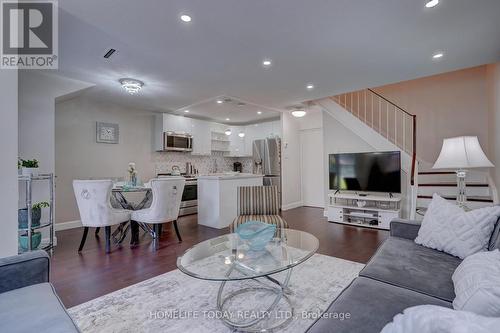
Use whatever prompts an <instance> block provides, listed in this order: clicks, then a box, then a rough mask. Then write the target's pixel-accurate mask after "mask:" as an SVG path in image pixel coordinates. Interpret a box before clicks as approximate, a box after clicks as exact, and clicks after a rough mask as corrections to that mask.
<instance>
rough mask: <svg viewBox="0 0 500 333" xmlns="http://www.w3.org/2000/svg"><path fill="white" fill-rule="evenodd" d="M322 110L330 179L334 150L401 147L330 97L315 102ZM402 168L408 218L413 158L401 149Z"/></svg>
mask: <svg viewBox="0 0 500 333" xmlns="http://www.w3.org/2000/svg"><path fill="white" fill-rule="evenodd" d="M316 103H317V104H318V105H319V106H321V107H322V109H323V136H324V154H325V158H324V161H325V167H324V170H325V174H324V177H325V179H326V180H328V155H329V154H335V153H352V152H368V151H392V150H399V151H401V149H399V148H398V147H397V146H395V145H394V144H393V143H391V142H390V141H389V140H387V139H386V138H384V137H383V136H382V135H380V134H379V133H377V132H376V131H374V130H373V129H372V128H370V127H369V126H367V125H366V124H364V123H363V122H362V121H360V120H359V119H357V118H356V117H354V116H353V115H351V114H350V113H349V112H348V111H347V110H345V109H344V108H343V107H341V106H340V105H338V104H337V103H335V102H334V101H332V100H331V99H329V98H328V99H323V100H319V101H316ZM401 164H402V165H401V168H402V171H403V172H402V197H403V201H402V216H403V217H408V216H409V211H410V200H409V198H410V197H411V193H410V186H409V174H410V168H411V157H410V156H409V155H408V154H407V153H405V152H401ZM329 192H330V191H329V189H328V187H327V188H326V193H325V202H326V203H328V193H329Z"/></svg>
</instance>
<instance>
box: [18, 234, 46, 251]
mask: <svg viewBox="0 0 500 333" xmlns="http://www.w3.org/2000/svg"><path fill="white" fill-rule="evenodd" d="M41 242H42V233H40V232H34V233H33V234H32V235H31V248H32V249H36V248H38V247H39V246H40V243H41ZM19 245H20V246H21V249H23V250H27V249H28V235H20V236H19Z"/></svg>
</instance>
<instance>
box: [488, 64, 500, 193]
mask: <svg viewBox="0 0 500 333" xmlns="http://www.w3.org/2000/svg"><path fill="white" fill-rule="evenodd" d="M487 79H488V104H489V113H488V116H489V117H488V124H489V131H488V134H489V135H488V141H489V147H490V151H489V152H490V154H489V157H490V159H491V162H492V163H493V164H494V165H495V168H492V169H491V170H490V174H491V176H492V178H493V180H494V181H495V185H496V188H497V190H498V189H499V188H500V63H496V64H492V65H488V68H487Z"/></svg>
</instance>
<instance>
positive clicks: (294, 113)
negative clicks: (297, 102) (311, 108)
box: [292, 110, 307, 118]
mask: <svg viewBox="0 0 500 333" xmlns="http://www.w3.org/2000/svg"><path fill="white" fill-rule="evenodd" d="M306 114H307V112H306V111H304V110H295V111H292V116H294V117H296V118H301V117H304V116H305V115H306Z"/></svg>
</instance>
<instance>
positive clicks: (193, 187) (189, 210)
mask: <svg viewBox="0 0 500 333" xmlns="http://www.w3.org/2000/svg"><path fill="white" fill-rule="evenodd" d="M197 212H198V182H197V180H196V179H186V184H185V185H184V192H183V193H182V201H181V209H180V210H179V216H184V215H190V214H196V213H197Z"/></svg>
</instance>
